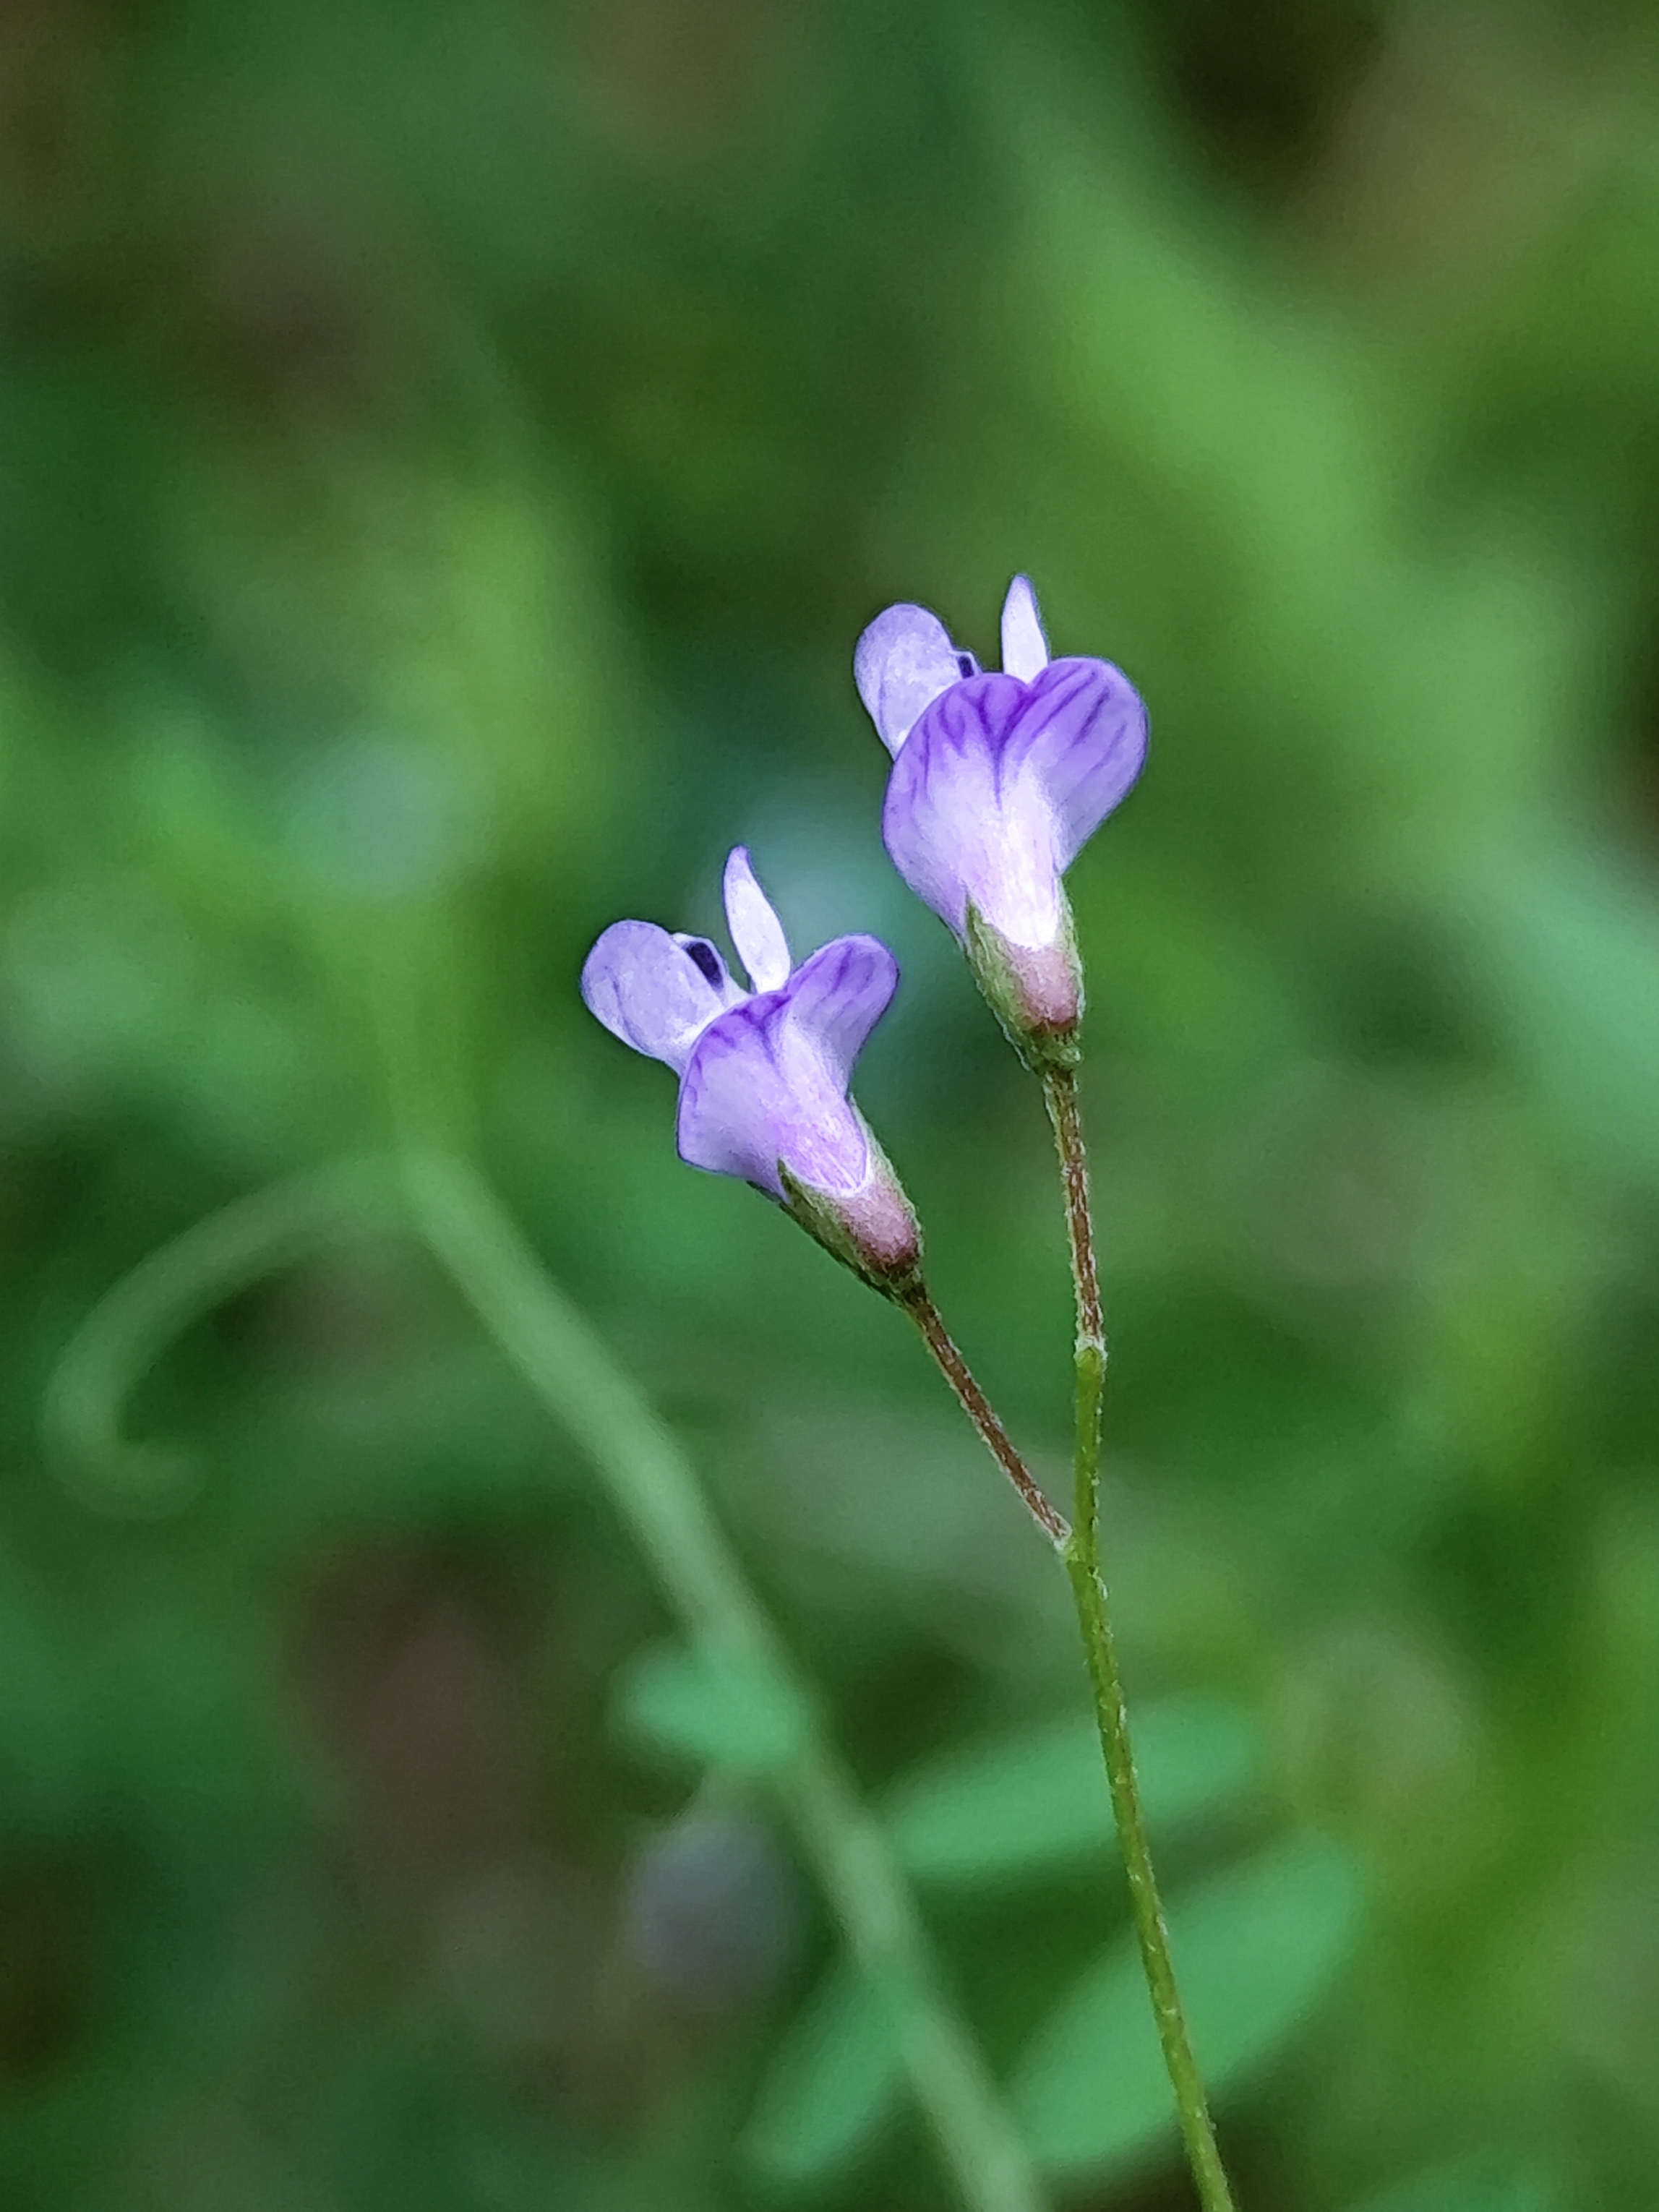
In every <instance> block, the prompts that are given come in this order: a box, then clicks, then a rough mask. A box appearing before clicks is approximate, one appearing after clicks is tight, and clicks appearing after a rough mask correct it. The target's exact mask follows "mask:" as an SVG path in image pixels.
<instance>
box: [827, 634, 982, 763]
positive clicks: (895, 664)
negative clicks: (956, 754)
mask: <svg viewBox="0 0 1659 2212" xmlns="http://www.w3.org/2000/svg"><path fill="white" fill-rule="evenodd" d="M964 660H966V661H967V669H964V667H963V662H964ZM973 665H974V663H973V661H972V659H971V658H970V657H969V656H967V655H964V654H961V653H957V648H956V647H955V646H954V645H952V644H951V634H950V632H949V631H948V630H947V629H945V625H944V623H942V622H941V621H940V620H939V617H938V616H937V615H933V614H929V613H928V611H927V608H926V607H913V606H896V607H888V608H886V609H885V610H884V611H883V612H882V613H881V614H878V616H877V617H876V618H875V620H874V622H872V623H871V625H870V627H869V628H868V629H866V631H865V633H864V635H863V636H862V637H861V638H860V640H859V642H858V650H857V651H856V652H855V653H854V655H853V677H854V682H855V683H856V684H857V685H858V687H859V696H860V699H862V700H863V702H864V703H865V706H866V708H867V709H868V711H869V715H870V719H871V720H872V722H873V723H874V724H875V726H876V728H877V730H878V732H880V735H881V741H882V743H883V744H884V745H885V746H886V748H887V750H888V751H889V752H890V753H896V752H897V751H898V749H899V747H900V746H901V745H902V744H903V743H904V740H905V739H906V738H907V737H908V736H909V734H910V732H911V730H912V729H913V728H914V727H915V723H916V720H917V717H918V716H919V715H920V714H921V711H922V709H923V708H925V707H927V705H928V704H929V703H930V702H932V701H933V700H934V699H937V698H938V697H939V694H940V692H941V691H944V690H947V689H948V688H949V686H950V685H951V684H956V683H958V682H960V680H961V679H962V678H963V675H964V674H965V673H966V672H967V671H968V670H970V669H971V668H972V667H973Z"/></svg>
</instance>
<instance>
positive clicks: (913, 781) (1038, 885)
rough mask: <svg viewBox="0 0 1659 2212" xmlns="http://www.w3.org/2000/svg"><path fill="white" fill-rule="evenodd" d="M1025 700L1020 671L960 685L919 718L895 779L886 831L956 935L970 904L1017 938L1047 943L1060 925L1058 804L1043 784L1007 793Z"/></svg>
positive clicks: (912, 879)
mask: <svg viewBox="0 0 1659 2212" xmlns="http://www.w3.org/2000/svg"><path fill="white" fill-rule="evenodd" d="M1027 696H1028V690H1027V687H1026V686H1025V685H1024V684H1021V683H1019V682H1018V680H1017V678H1014V677H1012V676H979V677H975V678H973V679H972V680H971V681H970V682H968V683H964V684H957V685H956V686H955V688H954V689H953V690H951V691H948V692H947V693H945V696H944V697H942V698H940V699H937V700H935V701H934V702H933V705H932V706H931V707H930V708H928V709H927V713H926V714H924V715H923V717H922V718H921V721H920V722H918V724H917V725H916V727H915V731H914V732H912V734H911V738H910V741H909V743H908V744H907V745H906V746H905V748H904V750H903V751H902V753H900V755H899V757H898V758H897V760H896V762H895V763H894V764H893V773H892V775H891V777H890V779H889V781H888V785H887V802H886V805H885V806H884V809H883V811H882V822H881V828H882V836H883V837H884V839H885V841H886V844H887V850H888V852H889V853H890V854H891V855H892V859H893V865H894V866H895V867H896V868H897V870H898V872H899V873H900V875H902V877H903V878H904V880H905V882H906V883H907V884H909V886H910V888H911V890H913V891H915V894H916V896H918V897H919V898H921V899H924V900H925V901H926V902H927V904H928V905H929V906H930V907H932V908H933V911H934V913H935V914H937V915H939V917H940V918H941V920H943V921H946V922H948V923H949V925H950V927H951V928H952V929H953V930H955V932H956V933H957V936H958V937H961V936H963V935H964V934H965V933H966V930H967V910H968V907H969V902H970V901H971V902H972V903H973V905H974V906H975V907H976V908H978V910H979V912H980V913H981V915H983V916H984V917H985V919H986V920H987V921H990V922H992V923H993V924H994V926H995V927H997V928H998V929H999V930H1000V931H1001V933H1003V935H1004V936H1005V937H1006V938H1007V939H1009V940H1010V941H1011V942H1012V943H1013V944H1017V945H1047V944H1049V943H1051V942H1052V941H1053V939H1054V936H1055V934H1056V933H1057V932H1058V930H1059V927H1060V863H1059V860H1058V859H1057V857H1056V854H1055V842H1054V841H1055V828H1056V825H1055V822H1054V811H1053V809H1052V808H1051V807H1050V806H1049V805H1048V800H1047V799H1046V797H1045V795H1044V794H1043V793H1042V789H1041V787H1039V786H1037V785H1036V783H1035V782H1033V783H1032V784H1030V786H1029V787H1026V786H1022V787H1019V788H1018V789H1016V790H1015V791H1014V792H1013V793H1005V792H1004V789H1003V786H1002V778H1001V775H1000V769H1001V757H1002V750H1003V745H1004V742H1005V739H1006V734H1007V732H1008V730H1009V729H1010V727H1011V726H1012V725H1013V724H1014V723H1015V721H1016V720H1018V714H1019V711H1020V708H1021V707H1022V705H1023V704H1024V701H1025V699H1026V697H1027ZM1011 802H1012V803H1011Z"/></svg>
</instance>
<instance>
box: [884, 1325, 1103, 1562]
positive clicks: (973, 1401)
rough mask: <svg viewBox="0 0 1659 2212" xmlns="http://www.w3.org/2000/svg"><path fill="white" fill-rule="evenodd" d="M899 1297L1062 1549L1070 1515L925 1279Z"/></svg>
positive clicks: (970, 1413)
mask: <svg viewBox="0 0 1659 2212" xmlns="http://www.w3.org/2000/svg"><path fill="white" fill-rule="evenodd" d="M899 1303H900V1304H902V1306H903V1308H904V1310H905V1311H906V1312H907V1313H908V1315H909V1316H910V1318H911V1320H912V1321H913V1322H915V1325H916V1327H917V1328H919V1329H920V1330H921V1340H922V1342H923V1343H924V1344H925V1345H926V1346H927V1349H928V1351H929V1352H932V1353H933V1358H934V1361H935V1363H936V1364H937V1365H938V1367H939V1372H940V1373H941V1374H942V1375H943V1376H944V1377H945V1381H946V1382H947V1383H949V1384H950V1386H951V1389H953V1390H954V1391H955V1392H956V1394H957V1399H958V1401H960V1403H961V1406H962V1410H963V1413H966V1414H967V1416H968V1418H969V1420H970V1421H971V1422H972V1423H973V1425H974V1426H975V1428H976V1429H977V1430H978V1431H979V1433H980V1437H981V1439H982V1441H983V1443H984V1444H985V1447H986V1449H987V1451H988V1452H989V1453H990V1455H991V1456H992V1458H993V1459H994V1460H995V1462H996V1463H997V1465H998V1466H999V1467H1000V1468H1001V1469H1002V1471H1003V1473H1004V1474H1006V1476H1007V1478H1008V1480H1009V1481H1010V1482H1012V1484H1013V1486H1014V1488H1015V1489H1016V1490H1017V1491H1018V1492H1019V1494H1020V1496H1021V1498H1023V1499H1024V1502H1025V1506H1026V1510H1028V1511H1029V1512H1030V1516H1031V1518H1032V1519H1033V1520H1034V1521H1035V1522H1036V1524H1037V1526H1038V1528H1041V1529H1042V1533H1043V1534H1044V1535H1045V1536H1046V1537H1047V1538H1048V1541H1049V1542H1050V1543H1051V1544H1052V1545H1053V1546H1054V1549H1055V1550H1056V1551H1057V1552H1063V1551H1064V1550H1065V1548H1066V1541H1067V1540H1068V1538H1069V1537H1070V1535H1071V1533H1072V1532H1071V1530H1070V1529H1069V1528H1067V1527H1066V1522H1065V1521H1064V1520H1063V1519H1062V1518H1061V1516H1060V1515H1059V1514H1058V1513H1056V1512H1055V1510H1054V1507H1053V1506H1052V1505H1051V1504H1049V1503H1048V1499H1047V1498H1045V1497H1044V1496H1043V1494H1042V1491H1041V1490H1040V1489H1039V1488H1038V1486H1037V1483H1036V1477H1035V1476H1034V1475H1033V1474H1032V1473H1031V1470H1030V1468H1029V1467H1027V1466H1026V1464H1025V1462H1024V1460H1023V1459H1022V1458H1021V1457H1020V1455H1019V1453H1018V1450H1017V1449H1015V1447H1014V1442H1013V1439H1012V1437H1010V1435H1009V1434H1008V1431H1007V1430H1006V1429H1005V1428H1004V1427H1003V1425H1002V1424H1001V1422H1000V1420H999V1419H997V1417H996V1415H995V1413H994V1412H993V1411H992V1409H991V1402H990V1401H989V1399H988V1398H987V1396H986V1395H985V1393H984V1392H983V1390H981V1389H980V1387H979V1385H978V1383H976V1382H975V1380H974V1376H973V1371H972V1370H971V1369H970V1368H969V1364H968V1362H967V1361H966V1360H965V1359H964V1358H963V1356H962V1354H961V1352H959V1351H958V1350H957V1346H956V1344H955V1341H954V1340H953V1339H952V1338H951V1332H950V1330H949V1329H947V1328H945V1323H944V1322H943V1321H942V1320H941V1319H940V1317H939V1308H938V1307H937V1306H936V1305H935V1304H933V1299H932V1298H931V1297H929V1296H928V1294H927V1291H925V1290H924V1289H922V1288H921V1285H917V1287H916V1288H915V1289H914V1290H912V1291H907V1292H906V1293H905V1294H904V1296H903V1297H902V1298H901V1299H900V1301H899Z"/></svg>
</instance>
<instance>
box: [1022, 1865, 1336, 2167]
mask: <svg viewBox="0 0 1659 2212" xmlns="http://www.w3.org/2000/svg"><path fill="white" fill-rule="evenodd" d="M1360 1899H1361V1885H1360V1881H1359V1876H1358V1869H1357V1868H1356V1866H1355V1863H1354V1861H1353V1859H1352V1857H1351V1855H1350V1854H1349V1853H1348V1852H1347V1851H1346V1850H1342V1849H1341V1848H1340V1846H1338V1845H1337V1844H1331V1843H1327V1842H1324V1841H1322V1840H1321V1839H1319V1838H1302V1839H1300V1840H1298V1841H1297V1842H1294V1843H1291V1844H1284V1845H1281V1846H1280V1847H1279V1849H1277V1850H1273V1851H1271V1852H1269V1853H1267V1855H1265V1856H1264V1857H1261V1858H1258V1859H1256V1860H1255V1861H1253V1862H1252V1863H1250V1864H1249V1865H1247V1866H1244V1867H1242V1868H1239V1869H1235V1870H1234V1871H1232V1872H1230V1873H1228V1874H1225V1875H1220V1876H1218V1878H1217V1879H1215V1880H1213V1881H1210V1882H1208V1883H1207V1884H1206V1885H1205V1886H1204V1887H1201V1888H1199V1889H1196V1890H1193V1891H1189V1892H1188V1893H1187V1894H1186V1895H1185V1896H1182V1897H1179V1898H1177V1899H1176V1900H1175V1902H1174V1904H1173V1905H1172V1906H1171V1908H1170V1941H1171V1943H1172V1944H1173V1947H1174V1950H1175V1957H1176V1968H1177V1971H1178V1972H1179V1973H1180V1975H1181V1983H1182V1995H1183V1996H1184V1997H1185V2000H1186V2006H1187V2015H1188V2021H1189V2022H1190V2024H1191V2027H1192V2032H1193V2040H1194V2044H1195V2045H1196V2047H1197V2051H1198V2056H1199V2060H1200V2064H1201V2065H1202V2067H1203V2069H1204V2075H1205V2079H1206V2081H1207V2082H1208V2084H1209V2086H1210V2088H1211V2091H1212V2093H1214V2094H1218V2095H1225V2092H1226V2090H1227V2089H1228V2087H1230V2086H1231V2084H1233V2083H1235V2082H1236V2081H1238V2080H1240V2079H1241V2077H1243V2076H1244V2075H1248V2074H1249V2072H1251V2071H1252V2070H1253V2069H1255V2067H1257V2066H1258V2065H1260V2064H1262V2063H1265V2062H1266V2061H1267V2059H1269V2058H1270V2057H1272V2056H1273V2052H1274V2051H1275V2050H1276V2049H1277V2048H1278V2047H1279V2045H1280V2044H1281V2043H1283V2041H1284V2040H1285V2038H1286V2037H1287V2036H1288V2035H1289V2034H1290V2033H1291V2031H1292V2030H1293V2029H1294V2028H1295V2027H1296V2026H1297V2023H1298V2022H1299V2021H1301V2020H1302V2019H1303V2018H1304V2016H1305V2015H1306V2014H1307V2013H1308V2012H1309V2011H1310V2009H1311V2008H1312V2007H1313V2006H1314V2004H1315V2003H1316V2002H1317V2000H1318V1999H1319V1997H1320V1996H1321V1995H1322V1993H1323V1991H1324V1990H1325V1989H1326V1988H1327V1986H1328V1984H1329V1982H1330V1981H1331V1978H1332V1977H1333V1976H1334V1974H1335V1972H1336V1971H1337V1969H1338V1968H1339V1967H1340V1965H1341V1963H1342V1961H1343V1960H1344V1958H1345V1957H1346V1954H1347V1952H1348V1949H1349V1948H1350V1945H1351V1944H1352V1940H1353V1936H1354V1932H1355V1929H1356V1928H1357V1925H1358V1917H1359V1906H1360ZM1012 2101H1013V2106H1014V2111H1015V2114H1016V2116H1017V2118H1019V2119H1020V2120H1021V2122H1022V2123H1023V2124H1024V2129H1025V2132H1026V2135H1027V2137H1028V2139H1029V2140H1030V2144H1031V2147H1032V2148H1033V2150H1034V2151H1035V2152H1036V2155H1037V2158H1038V2160H1039V2161H1040V2162H1041V2163H1042V2166H1044V2167H1045V2168H1047V2169H1048V2170H1049V2171H1051V2172H1060V2173H1067V2172H1081V2171H1096V2170H1098V2169H1100V2168H1103V2167H1106V2166H1119V2165H1123V2164H1126V2163H1128V2162H1130V2161H1132V2160H1134V2159H1135V2158H1137V2157H1139V2155H1140V2154H1143V2153H1144V2152H1146V2151H1147V2150H1148V2149H1150V2148H1152V2146H1153V2145H1154V2144H1156V2143H1157V2142H1158V2141H1159V2139H1160V2138H1161V2137H1163V2136H1165V2135H1172V2134H1173V2131H1174V2128H1175V2117H1174V2114H1173V2112H1172V2111H1171V2110H1170V2085H1169V2080H1168V2077H1167V2075H1166V2074H1165V2072H1164V2059H1163V2055H1162V2053H1161V2052H1160V2051H1159V2049H1158V2036H1157V2033H1156V2031H1155V2029H1154V2027H1153V2025H1152V2012H1151V2008H1150V2007H1149V2005H1148V2003H1147V1998H1146V1980H1145V1978H1144V1976H1143V1974H1142V1972H1141V1966H1140V1957H1139V1951H1138V1950H1137V1948H1136V1947H1135V1943H1134V1941H1133V1937H1132V1936H1129V1935H1127V1934H1126V1935H1125V1936H1123V1937H1122V1939H1121V1941H1120V1942H1117V1943H1115V1944H1114V1945H1113V1947H1112V1948H1111V1949H1110V1950H1109V1952H1108V1953H1107V1954H1106V1955H1105V1957H1104V1958H1103V1959H1102V1960H1100V1962H1099V1963H1098V1965H1097V1966H1094V1967H1092V1968H1091V1970H1090V1972H1088V1973H1086V1974H1085V1976H1084V1978H1083V1979H1082V1980H1081V1981H1080V1982H1079V1984H1077V1985H1076V1987H1075V1988H1073V1990H1071V1992H1070V1993H1069V1994H1068V1995H1067V1996H1066V1997H1065V1998H1064V1999H1063V2000H1062V2002H1060V2006H1059V2008H1057V2010H1056V2011H1055V2012H1054V2015H1052V2017H1051V2018H1050V2019H1049V2021H1048V2023H1047V2025H1046V2026H1045V2027H1043V2028H1042V2030H1041V2031H1040V2032H1039V2033H1038V2035H1037V2037H1036V2040H1035V2042H1034V2043H1033V2044H1032V2045H1031V2046H1030V2049H1029V2050H1028V2051H1027V2052H1026V2054H1025V2057H1024V2060H1023V2061H1022V2062H1021V2064H1020V2066H1019V2068H1018V2072H1017V2074H1016V2076H1015V2080H1014V2084H1013V2091H1012Z"/></svg>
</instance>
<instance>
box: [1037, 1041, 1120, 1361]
mask: <svg viewBox="0 0 1659 2212" xmlns="http://www.w3.org/2000/svg"><path fill="white" fill-rule="evenodd" d="M1042 1091H1043V1096H1044V1097H1045V1098H1046V1099H1047V1100H1048V1114H1049V1118H1050V1119H1051V1121H1053V1122H1054V1142H1055V1145H1056V1146H1057V1148H1058V1150H1059V1152H1060V1173H1061V1176H1062V1178H1063V1180H1064V1182H1065V1185H1066V1235H1067V1236H1068V1237H1070V1239H1071V1244H1072V1279H1073V1284H1074V1285H1075V1286H1076V1291H1077V1333H1078V1339H1079V1342H1080V1343H1083V1344H1094V1345H1098V1346H1099V1347H1100V1349H1101V1351H1102V1352H1104V1351H1105V1349H1106V1320H1105V1315H1104V1313H1103V1310H1102V1307H1101V1303H1100V1271H1099V1269H1098V1268H1097V1266H1096V1264H1095V1231H1094V1221H1093V1218H1092V1217H1091V1213H1090V1211H1089V1153H1088V1148H1087V1146H1085V1143H1084V1141H1083V1114H1082V1109H1081V1108H1080V1107H1079V1104H1078V1096H1077V1076H1076V1074H1075V1073H1074V1072H1073V1070H1072V1069H1071V1068H1069V1067H1067V1068H1060V1069H1057V1070H1056V1071H1055V1072H1054V1073H1052V1074H1050V1075H1049V1076H1048V1078H1047V1079H1045V1081H1044V1083H1043V1086H1042Z"/></svg>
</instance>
